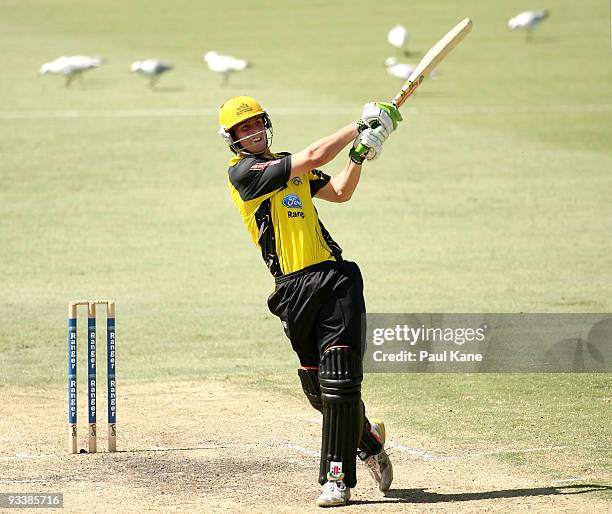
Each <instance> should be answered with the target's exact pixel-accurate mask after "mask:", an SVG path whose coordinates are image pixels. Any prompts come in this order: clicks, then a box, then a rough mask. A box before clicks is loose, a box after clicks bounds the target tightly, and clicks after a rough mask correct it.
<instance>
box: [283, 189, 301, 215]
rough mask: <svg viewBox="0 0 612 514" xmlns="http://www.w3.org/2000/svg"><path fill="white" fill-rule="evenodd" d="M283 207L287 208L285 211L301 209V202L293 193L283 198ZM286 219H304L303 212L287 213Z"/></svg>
mask: <svg viewBox="0 0 612 514" xmlns="http://www.w3.org/2000/svg"><path fill="white" fill-rule="evenodd" d="M283 205H284V206H285V207H287V209H301V208H302V200H300V197H299V196H298V195H296V194H295V193H290V194H288V195H286V196H285V197H284V198H283ZM287 217H288V218H302V219H304V218H305V216H304V212H303V211H302V210H299V211H291V210H289V211H287Z"/></svg>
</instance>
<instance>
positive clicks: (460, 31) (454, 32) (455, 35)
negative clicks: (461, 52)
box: [392, 18, 472, 108]
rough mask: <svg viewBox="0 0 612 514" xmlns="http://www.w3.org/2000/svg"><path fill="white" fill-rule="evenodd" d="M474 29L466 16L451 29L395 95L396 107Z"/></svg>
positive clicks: (427, 54) (432, 48) (426, 55)
mask: <svg viewBox="0 0 612 514" xmlns="http://www.w3.org/2000/svg"><path fill="white" fill-rule="evenodd" d="M470 30H472V20H470V19H469V18H465V19H464V20H462V21H460V22H459V23H457V25H455V26H454V27H453V28H452V29H451V30H449V31H448V32H447V33H446V35H445V36H444V37H443V38H442V39H440V41H438V42H437V43H436V44H435V45H434V46H432V47H431V48H430V50H429V51H428V52H427V53H426V54H425V56H424V57H423V58H422V59H421V61H420V62H419V64H418V65H417V67H416V68H415V69H414V71H413V72H412V73H411V74H410V77H408V80H407V81H406V83H405V84H404V86H403V87H402V89H401V90H400V92H399V93H398V94H397V95H396V96H395V98H394V99H393V100H392V102H393V103H394V104H395V106H396V107H398V108H399V107H400V106H401V105H402V104H403V103H404V102H405V101H406V100H407V99H408V97H409V96H410V95H411V94H412V93H414V91H415V90H416V88H417V87H419V85H420V84H421V82H423V79H425V77H427V75H429V74H430V73H431V72H432V70H433V69H434V68H435V67H436V66H437V65H438V64H439V63H440V61H442V59H444V58H445V57H446V56H447V55H448V54H449V53H450V52H451V50H452V49H453V48H455V47H456V46H457V45H458V44H459V42H460V41H461V40H462V39H463V38H464V37H465V36H467V35H468V33H469V32H470Z"/></svg>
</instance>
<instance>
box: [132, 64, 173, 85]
mask: <svg viewBox="0 0 612 514" xmlns="http://www.w3.org/2000/svg"><path fill="white" fill-rule="evenodd" d="M172 68H173V67H172V65H171V64H168V63H167V62H165V61H161V60H159V59H145V60H144V61H136V62H133V63H132V66H130V71H131V72H132V73H140V74H141V75H144V76H146V77H149V87H151V88H153V87H155V84H157V81H158V80H159V78H160V77H161V76H162V75H163V74H164V73H166V72H168V71H170V70H171V69H172Z"/></svg>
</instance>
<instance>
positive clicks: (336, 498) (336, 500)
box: [317, 480, 351, 507]
mask: <svg viewBox="0 0 612 514" xmlns="http://www.w3.org/2000/svg"><path fill="white" fill-rule="evenodd" d="M350 498H351V489H350V487H346V484H345V483H344V482H343V481H342V480H330V481H329V482H326V483H325V485H324V486H323V490H322V491H321V496H319V497H318V498H317V507H337V506H339V505H346V504H347V503H348V501H349V500H350Z"/></svg>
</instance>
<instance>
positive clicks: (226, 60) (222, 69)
mask: <svg viewBox="0 0 612 514" xmlns="http://www.w3.org/2000/svg"><path fill="white" fill-rule="evenodd" d="M204 61H205V62H206V64H208V68H209V69H210V70H211V71H214V72H215V73H222V74H223V83H222V84H223V86H227V84H228V83H229V76H230V74H231V73H234V72H237V71H244V70H246V69H247V68H249V67H250V66H251V65H250V63H248V62H247V61H245V60H243V59H237V58H236V57H231V56H229V55H219V54H218V53H217V52H212V51H211V52H206V54H205V55H204Z"/></svg>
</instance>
